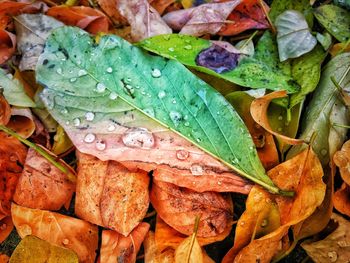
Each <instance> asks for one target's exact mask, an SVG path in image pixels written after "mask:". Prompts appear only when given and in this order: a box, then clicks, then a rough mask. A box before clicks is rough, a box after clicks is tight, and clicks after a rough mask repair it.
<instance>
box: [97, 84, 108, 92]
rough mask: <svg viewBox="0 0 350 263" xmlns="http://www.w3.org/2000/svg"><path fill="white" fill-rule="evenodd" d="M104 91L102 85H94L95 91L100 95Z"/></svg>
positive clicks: (104, 87) (104, 88)
mask: <svg viewBox="0 0 350 263" xmlns="http://www.w3.org/2000/svg"><path fill="white" fill-rule="evenodd" d="M105 90H106V86H105V85H104V84H103V83H97V84H96V91H97V92H99V93H102V92H104V91H105Z"/></svg>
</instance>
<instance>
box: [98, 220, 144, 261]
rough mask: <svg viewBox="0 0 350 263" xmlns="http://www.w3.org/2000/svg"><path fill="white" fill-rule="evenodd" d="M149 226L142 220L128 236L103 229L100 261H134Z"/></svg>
mask: <svg viewBox="0 0 350 263" xmlns="http://www.w3.org/2000/svg"><path fill="white" fill-rule="evenodd" d="M149 227H150V226H149V224H148V223H145V222H142V223H140V224H139V225H138V226H137V227H136V228H135V229H134V230H133V231H132V232H131V233H130V234H129V235H128V236H122V235H121V234H119V233H117V232H115V231H111V230H103V231H102V244H101V255H100V261H101V262H103V263H114V262H130V263H131V262H135V261H136V255H137V253H138V251H139V250H140V247H141V244H142V242H143V240H144V239H145V236H146V235H147V233H148V230H149Z"/></svg>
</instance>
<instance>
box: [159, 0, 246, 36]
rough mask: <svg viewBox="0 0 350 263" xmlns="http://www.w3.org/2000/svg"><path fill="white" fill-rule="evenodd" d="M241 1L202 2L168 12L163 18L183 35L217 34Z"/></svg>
mask: <svg viewBox="0 0 350 263" xmlns="http://www.w3.org/2000/svg"><path fill="white" fill-rule="evenodd" d="M239 3H240V0H233V1H228V2H223V3H208V4H202V5H199V6H197V7H192V8H188V9H182V10H177V11H173V12H170V13H167V14H166V15H165V16H163V19H164V21H165V22H166V23H167V24H168V25H169V26H170V27H171V28H172V29H174V30H179V31H180V34H183V35H192V36H202V35H204V34H212V35H215V34H216V33H217V32H218V31H219V30H220V29H221V28H222V27H223V26H224V25H225V22H226V19H227V17H228V16H229V14H230V13H231V12H232V10H233V9H234V8H235V7H236V6H237V5H238V4H239Z"/></svg>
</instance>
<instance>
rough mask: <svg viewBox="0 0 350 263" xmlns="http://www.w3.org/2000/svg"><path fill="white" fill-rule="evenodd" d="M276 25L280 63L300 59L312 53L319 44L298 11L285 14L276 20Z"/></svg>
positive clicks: (289, 11)
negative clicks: (289, 59) (290, 59)
mask: <svg viewBox="0 0 350 263" xmlns="http://www.w3.org/2000/svg"><path fill="white" fill-rule="evenodd" d="M275 25H276V28H277V43H278V52H279V57H280V61H285V60H287V59H288V58H297V57H300V56H301V55H303V54H305V53H308V52H310V51H311V50H312V49H313V48H314V47H315V46H316V44H317V40H316V38H315V37H314V36H313V35H312V34H311V33H310V30H309V27H308V24H307V22H306V20H305V17H304V16H303V14H301V13H300V12H298V11H295V10H288V11H285V12H283V13H282V14H280V15H279V16H278V17H277V18H276V22H275Z"/></svg>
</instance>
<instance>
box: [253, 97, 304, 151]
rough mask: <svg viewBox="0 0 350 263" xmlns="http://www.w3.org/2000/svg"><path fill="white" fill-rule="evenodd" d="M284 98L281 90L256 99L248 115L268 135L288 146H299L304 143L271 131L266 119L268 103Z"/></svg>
mask: <svg viewBox="0 0 350 263" xmlns="http://www.w3.org/2000/svg"><path fill="white" fill-rule="evenodd" d="M286 96H287V92H286V91H284V90H283V91H275V92H272V93H269V94H267V95H265V96H263V97H261V98H257V99H255V100H254V101H253V102H252V104H251V106H250V113H251V115H252V117H253V119H254V120H255V121H256V122H257V123H258V124H259V125H260V126H262V127H263V128H264V129H265V130H267V131H268V132H269V133H271V134H273V135H275V136H276V137H278V138H279V139H281V140H283V141H284V142H286V143H288V144H293V145H294V144H301V143H303V142H304V141H303V140H301V139H294V138H289V137H287V136H285V135H282V134H279V133H278V132H275V131H273V130H272V128H271V126H270V123H269V119H268V117H267V109H268V107H269V105H270V102H271V101H272V100H273V99H277V98H284V97H286Z"/></svg>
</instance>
